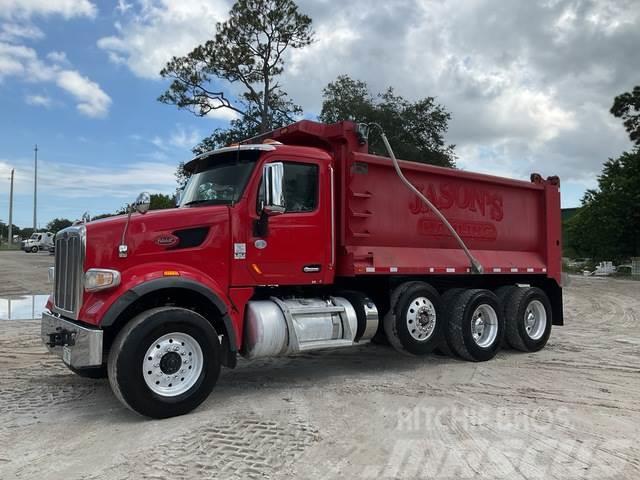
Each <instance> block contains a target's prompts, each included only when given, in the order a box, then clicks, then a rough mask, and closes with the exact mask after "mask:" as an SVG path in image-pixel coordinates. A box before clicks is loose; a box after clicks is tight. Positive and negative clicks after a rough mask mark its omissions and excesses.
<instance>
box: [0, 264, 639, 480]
mask: <svg viewBox="0 0 640 480" xmlns="http://www.w3.org/2000/svg"><path fill="white" fill-rule="evenodd" d="M51 263H52V257H48V256H46V255H45V254H40V255H33V256H31V255H25V254H23V253H21V252H13V253H11V252H2V253H0V275H1V277H0V278H1V279H2V280H0V282H1V283H0V297H2V298H4V297H6V296H7V295H10V294H19V293H44V292H46V291H47V290H48V289H49V287H48V285H47V283H46V267H47V266H49V265H50V264H51ZM565 312H566V326H564V327H555V328H554V331H553V333H552V336H551V340H550V341H549V344H548V345H547V347H546V348H545V349H544V350H543V351H541V352H539V353H536V354H523V353H518V352H515V351H512V350H504V351H502V352H501V353H500V354H499V355H498V356H497V357H496V358H495V359H493V360H492V361H490V362H486V363H480V364H474V363H469V362H463V361H459V360H455V359H452V358H447V357H438V356H428V357H426V358H408V357H405V356H402V355H400V354H397V353H396V352H394V351H393V350H392V349H390V348H387V347H381V346H376V345H363V346H360V347H357V348H352V349H344V350H334V351H325V352H321V353H314V354H305V355H301V356H298V357H295V358H293V357H291V358H278V359H270V360H261V361H255V362H252V363H249V362H246V361H242V360H241V361H240V362H239V365H238V368H236V369H235V370H225V371H223V374H222V376H221V379H220V381H219V383H218V385H217V387H216V389H215V390H214V392H213V394H212V395H211V396H210V397H209V399H208V400H207V401H205V403H204V404H203V405H202V406H201V407H200V408H198V409H197V410H196V411H195V412H193V413H191V414H189V415H186V416H183V417H179V418H173V419H168V420H161V421H151V420H146V419H144V418H141V417H138V416H136V415H135V414H133V413H131V412H129V411H127V410H125V409H124V408H123V407H122V406H121V405H120V404H119V403H118V402H117V400H116V399H115V398H114V396H113V395H112V393H111V391H110V389H109V385H108V382H106V381H94V380H86V379H82V378H79V377H77V376H75V375H73V374H72V373H71V372H69V371H68V370H67V369H66V368H65V367H64V366H63V364H62V362H61V361H60V360H58V359H57V358H54V357H53V356H51V355H48V354H46V353H45V348H44V347H43V346H42V345H41V344H40V340H39V337H38V333H39V322H38V321H37V320H31V321H29V320H27V321H24V320H23V321H6V320H5V321H2V320H0V366H1V367H2V368H0V478H1V479H6V480H9V479H47V480H56V479H87V480H88V479H96V480H97V479H123V480H124V479H128V478H132V479H134V478H135V479H157V480H160V479H167V480H168V479H194V480H195V479H209V478H225V479H228V478H242V479H246V478H256V479H264V478H275V479H279V478H314V479H324V478H326V479H333V478H366V479H378V478H407V479H409V478H411V479H413V478H425V479H426V478H429V479H461V478H483V479H509V480H512V479H562V480H568V479H598V480H600V479H606V478H610V479H616V480H619V479H629V480H636V479H638V478H640V449H639V448H638V444H639V442H640V402H639V401H638V399H640V335H639V334H638V331H639V329H638V327H639V322H640V282H632V281H622V280H614V279H597V278H579V277H572V279H571V283H570V285H569V286H568V287H567V288H566V289H565Z"/></svg>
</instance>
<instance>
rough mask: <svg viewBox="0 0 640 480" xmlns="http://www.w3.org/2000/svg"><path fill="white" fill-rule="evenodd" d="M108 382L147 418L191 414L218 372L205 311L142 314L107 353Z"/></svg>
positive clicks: (215, 340) (167, 310) (216, 351)
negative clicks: (202, 313) (203, 314)
mask: <svg viewBox="0 0 640 480" xmlns="http://www.w3.org/2000/svg"><path fill="white" fill-rule="evenodd" d="M108 367H109V369H108V370H109V382H110V383H111V388H112V389H113V392H114V394H115V395H116V397H117V398H118V399H119V400H120V401H121V402H122V403H123V404H124V405H125V406H127V407H128V408H130V409H131V410H133V411H135V412H137V413H139V414H141V415H146V416H148V417H153V418H166V417H173V416H177V415H182V414H185V413H188V412H190V411H191V410H193V409H194V408H196V407H197V406H198V405H200V403H202V402H203V401H204V400H205V399H206V398H207V396H208V395H209V393H210V392H211V390H212V389H213V387H214V386H215V384H216V382H217V380H218V376H219V374H220V342H219V340H218V335H217V333H216V331H215V329H214V328H213V326H212V325H211V324H210V323H209V322H208V321H207V320H206V319H205V318H204V317H202V316H201V315H198V314H197V313H195V312H192V311H190V310H186V309H183V308H176V307H161V308H154V309H152V310H148V311H146V312H143V313H141V314H140V315H138V316H137V317H135V318H134V319H133V320H131V321H130V322H129V323H128V324H127V325H126V326H125V327H124V328H123V329H122V330H121V331H120V333H118V335H117V336H116V339H115V340H114V343H113V345H112V347H111V351H110V352H109V361H108Z"/></svg>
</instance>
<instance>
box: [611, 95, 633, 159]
mask: <svg viewBox="0 0 640 480" xmlns="http://www.w3.org/2000/svg"><path fill="white" fill-rule="evenodd" d="M610 111H611V113H612V114H613V116H614V117H617V118H621V119H622V123H623V124H624V128H625V129H626V130H627V132H628V133H629V138H630V139H631V141H632V142H634V143H635V145H636V146H638V147H640V86H637V87H634V88H633V91H631V92H626V93H623V94H621V95H618V96H617V97H616V98H615V99H614V100H613V106H612V107H611V110H610Z"/></svg>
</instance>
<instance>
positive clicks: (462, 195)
mask: <svg viewBox="0 0 640 480" xmlns="http://www.w3.org/2000/svg"><path fill="white" fill-rule="evenodd" d="M372 134H375V133H372ZM266 138H273V139H275V140H278V141H281V142H283V143H285V144H289V145H304V146H312V147H318V148H322V149H324V150H327V151H329V152H330V153H331V154H332V155H333V157H334V159H335V161H334V169H335V173H336V189H335V190H336V191H335V197H336V212H335V214H336V221H337V227H336V230H337V231H336V237H337V238H336V243H337V252H338V256H337V271H336V274H337V275H339V276H353V275H377V274H387V275H388V274H390V273H392V274H394V273H397V274H423V275H424V274H448V275H465V274H469V273H470V269H469V266H470V265H469V260H468V258H467V257H466V256H465V254H464V253H463V251H462V250H461V249H460V247H459V245H458V244H457V242H456V241H455V239H454V238H453V236H452V235H451V234H450V233H449V232H448V230H447V228H446V227H445V226H444V225H443V224H442V222H441V221H440V220H439V219H438V218H437V217H436V216H435V215H434V214H433V213H432V212H431V211H430V210H429V208H428V207H427V206H426V205H425V204H424V203H422V202H421V200H420V199H419V198H418V196H417V195H415V194H414V193H413V192H412V191H410V190H409V189H408V188H407V187H406V186H405V185H404V184H403V183H402V182H401V180H400V179H399V177H398V175H397V174H396V172H395V170H394V167H393V164H392V162H391V160H390V159H389V158H386V157H379V156H375V155H369V154H367V153H366V152H367V151H368V148H367V144H366V139H364V138H363V137H362V136H361V135H360V134H359V133H358V128H357V125H356V124H355V123H353V122H340V123H336V124H333V125H325V124H321V123H316V122H311V121H307V120H305V121H301V122H298V123H295V124H293V125H290V126H288V127H285V128H282V129H279V130H276V131H273V132H269V133H268V134H265V135H262V136H260V137H257V138H254V139H251V140H249V141H248V142H255V141H261V140H264V139H266ZM392 146H393V145H392ZM400 164H401V168H402V170H403V172H404V174H405V176H406V177H407V178H408V179H409V180H410V181H411V182H412V183H413V184H414V185H415V186H416V187H417V188H418V189H419V190H420V191H421V192H422V193H423V194H424V195H425V196H426V197H427V198H429V200H430V201H431V202H432V203H433V204H435V205H436V206H437V207H438V209H439V210H440V211H441V212H442V213H443V214H444V215H445V217H446V218H447V219H448V220H449V222H450V223H451V224H452V225H453V227H454V228H455V230H456V231H457V232H458V234H459V235H460V236H461V237H462V239H463V240H464V242H465V243H466V245H467V247H468V248H469V249H470V250H471V252H472V254H473V256H474V257H475V258H476V259H477V260H479V262H480V263H481V265H482V266H483V269H484V273H485V274H488V275H504V274H509V275H517V274H518V275H519V274H528V275H531V274H535V275H546V276H548V277H551V278H554V279H555V280H556V281H557V282H558V284H559V283H560V273H561V246H560V241H561V229H560V192H559V181H558V180H557V178H555V177H553V178H549V179H547V180H543V179H542V177H540V176H539V175H532V181H531V182H526V181H519V180H511V179H507V178H500V177H494V176H490V175H482V174H477V173H471V172H466V171H463V170H459V169H449V168H441V167H435V166H431V165H425V164H420V163H416V162H406V161H401V162H400Z"/></svg>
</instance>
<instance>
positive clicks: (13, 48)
mask: <svg viewBox="0 0 640 480" xmlns="http://www.w3.org/2000/svg"><path fill="white" fill-rule="evenodd" d="M48 59H49V60H51V61H53V62H55V63H47V62H43V61H42V60H40V58H39V57H38V54H37V53H36V51H35V50H34V49H33V48H30V47H26V46H24V45H16V44H13V43H8V42H0V81H2V79H3V78H5V77H21V78H25V79H26V81H28V82H32V83H38V82H40V83H43V82H47V83H54V84H56V85H57V86H58V87H59V88H61V89H62V90H64V91H66V92H67V93H69V94H70V95H71V96H72V97H73V98H74V99H75V100H76V102H77V103H76V108H77V109H78V111H79V112H80V113H81V114H83V115H85V116H88V117H92V118H98V117H104V116H106V115H107V113H108V111H109V107H110V105H111V98H110V97H109V95H107V94H106V93H105V92H104V91H103V90H102V88H101V87H100V85H98V84H97V83H96V82H94V81H92V80H91V79H89V78H88V77H86V76H83V75H82V74H80V73H79V72H78V71H76V70H72V69H69V68H63V66H62V64H65V63H66V64H67V65H68V61H67V60H66V55H65V54H64V53H63V52H51V53H50V54H49V55H48ZM40 104H41V105H42V103H40Z"/></svg>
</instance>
